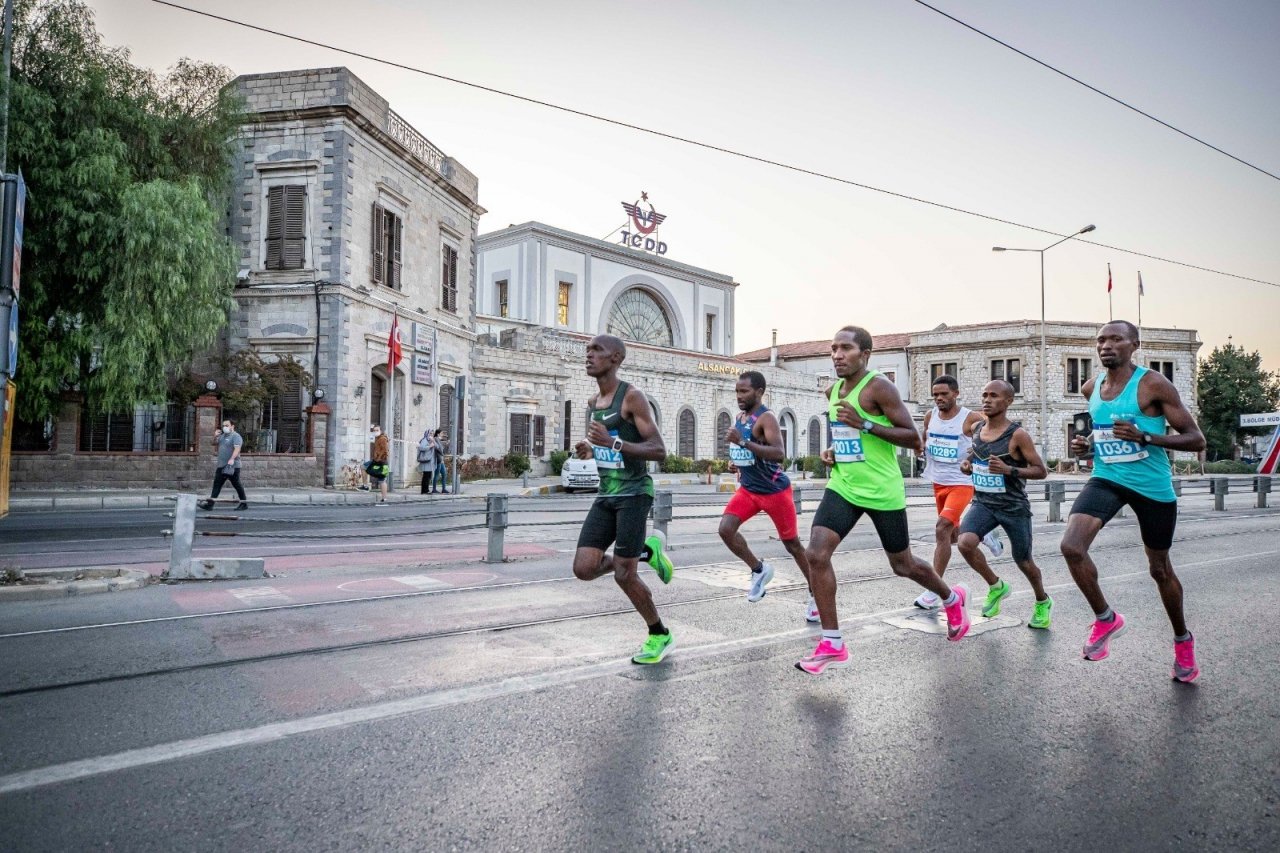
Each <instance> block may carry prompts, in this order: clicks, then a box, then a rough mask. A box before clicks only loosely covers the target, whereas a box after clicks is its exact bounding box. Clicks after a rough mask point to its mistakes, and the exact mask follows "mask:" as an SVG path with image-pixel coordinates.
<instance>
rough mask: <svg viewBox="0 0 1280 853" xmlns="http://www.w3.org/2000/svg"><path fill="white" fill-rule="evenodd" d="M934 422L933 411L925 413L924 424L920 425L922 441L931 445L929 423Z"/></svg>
mask: <svg viewBox="0 0 1280 853" xmlns="http://www.w3.org/2000/svg"><path fill="white" fill-rule="evenodd" d="M932 420H933V410H932V409H930V410H929V411H927V412H925V413H924V423H923V424H921V425H920V440H921V441H922V442H924V443H925V444H928V443H929V422H930V421H932Z"/></svg>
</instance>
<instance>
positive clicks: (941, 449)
mask: <svg viewBox="0 0 1280 853" xmlns="http://www.w3.org/2000/svg"><path fill="white" fill-rule="evenodd" d="M925 447H926V449H927V450H928V451H929V457H930V458H932V459H937V460H938V461H939V462H958V461H960V439H959V438H957V437H956V436H954V435H939V434H938V433H933V432H931V433H929V440H928V441H927V442H926V443H925Z"/></svg>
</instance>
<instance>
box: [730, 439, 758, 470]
mask: <svg viewBox="0 0 1280 853" xmlns="http://www.w3.org/2000/svg"><path fill="white" fill-rule="evenodd" d="M729 461H730V462H732V463H733V464H734V465H737V466H738V467H739V468H746V467H749V466H751V465H754V464H756V455H755V454H754V453H752V452H751V451H750V450H747V449H746V448H745V447H743V446H742V445H740V444H730V445H729Z"/></svg>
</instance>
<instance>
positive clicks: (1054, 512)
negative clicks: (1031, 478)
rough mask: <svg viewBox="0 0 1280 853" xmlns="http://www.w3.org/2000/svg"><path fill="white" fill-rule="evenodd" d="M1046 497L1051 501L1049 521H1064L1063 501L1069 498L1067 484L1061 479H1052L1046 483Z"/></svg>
mask: <svg viewBox="0 0 1280 853" xmlns="http://www.w3.org/2000/svg"><path fill="white" fill-rule="evenodd" d="M1044 499H1045V500H1047V501H1048V502H1049V521H1050V522H1052V523H1055V524H1056V523H1058V522H1060V521H1062V503H1063V501H1065V500H1066V499H1067V484H1066V483H1064V482H1062V481H1061V480H1050V481H1049V482H1047V483H1045V484H1044Z"/></svg>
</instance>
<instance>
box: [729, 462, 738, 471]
mask: <svg viewBox="0 0 1280 853" xmlns="http://www.w3.org/2000/svg"><path fill="white" fill-rule="evenodd" d="M729 473H730V474H736V473H738V466H737V465H734V464H733V463H732V462H730V463H729Z"/></svg>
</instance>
